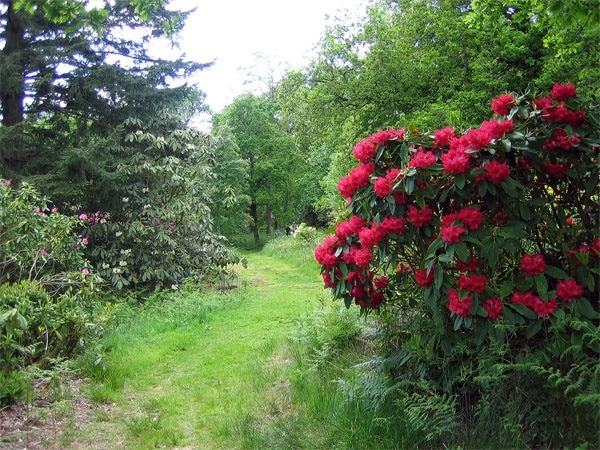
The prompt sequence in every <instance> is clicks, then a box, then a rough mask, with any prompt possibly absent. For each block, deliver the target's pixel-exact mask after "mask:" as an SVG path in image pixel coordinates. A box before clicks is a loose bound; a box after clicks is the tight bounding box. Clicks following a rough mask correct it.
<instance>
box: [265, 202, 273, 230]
mask: <svg viewBox="0 0 600 450" xmlns="http://www.w3.org/2000/svg"><path fill="white" fill-rule="evenodd" d="M272 219H273V214H272V213H271V208H268V207H267V211H266V212H265V224H266V232H267V236H270V235H271V220H272Z"/></svg>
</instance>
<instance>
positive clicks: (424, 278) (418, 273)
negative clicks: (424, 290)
mask: <svg viewBox="0 0 600 450" xmlns="http://www.w3.org/2000/svg"><path fill="white" fill-rule="evenodd" d="M434 278H435V274H434V273H433V268H431V270H430V271H429V273H427V269H417V270H415V283H417V284H418V285H419V286H421V287H428V286H431V285H432V284H433V281H434Z"/></svg>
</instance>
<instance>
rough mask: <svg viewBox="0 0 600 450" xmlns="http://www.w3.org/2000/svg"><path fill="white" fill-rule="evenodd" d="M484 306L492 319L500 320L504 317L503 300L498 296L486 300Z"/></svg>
mask: <svg viewBox="0 0 600 450" xmlns="http://www.w3.org/2000/svg"><path fill="white" fill-rule="evenodd" d="M482 307H483V309H485V310H486V312H487V314H488V318H489V319H490V320H498V319H500V318H501V317H502V312H503V309H504V305H503V304H502V300H500V299H498V298H490V299H488V300H486V301H485V303H484V304H483V305H482Z"/></svg>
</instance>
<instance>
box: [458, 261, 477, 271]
mask: <svg viewBox="0 0 600 450" xmlns="http://www.w3.org/2000/svg"><path fill="white" fill-rule="evenodd" d="M456 268H457V269H458V270H460V271H461V272H474V271H476V270H477V269H478V268H479V259H478V258H476V257H472V258H471V259H469V261H467V262H466V263H465V262H462V261H461V260H460V259H459V260H457V261H456Z"/></svg>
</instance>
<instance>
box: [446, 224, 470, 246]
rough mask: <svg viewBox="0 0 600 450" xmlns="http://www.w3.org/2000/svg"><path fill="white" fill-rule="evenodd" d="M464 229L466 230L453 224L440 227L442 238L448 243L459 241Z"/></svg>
mask: <svg viewBox="0 0 600 450" xmlns="http://www.w3.org/2000/svg"><path fill="white" fill-rule="evenodd" d="M465 231H467V230H465V229H464V228H463V227H457V226H454V225H450V226H449V227H445V228H442V232H441V236H442V240H444V241H445V242H447V243H449V244H456V243H457V242H460V237H461V236H462V234H463V233H464V232H465Z"/></svg>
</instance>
